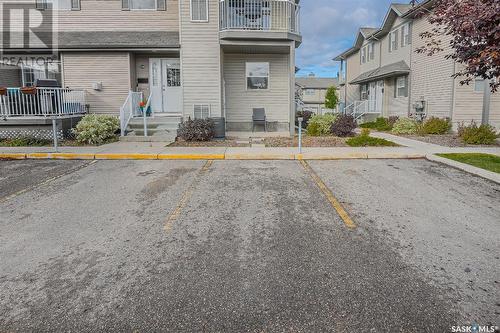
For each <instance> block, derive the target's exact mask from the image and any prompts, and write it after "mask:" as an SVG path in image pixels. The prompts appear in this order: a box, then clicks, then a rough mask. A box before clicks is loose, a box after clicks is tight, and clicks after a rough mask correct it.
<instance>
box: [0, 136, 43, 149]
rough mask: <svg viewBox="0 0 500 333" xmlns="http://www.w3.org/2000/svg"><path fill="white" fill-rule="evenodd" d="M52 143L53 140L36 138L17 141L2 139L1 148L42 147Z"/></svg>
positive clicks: (0, 141) (23, 138)
mask: <svg viewBox="0 0 500 333" xmlns="http://www.w3.org/2000/svg"><path fill="white" fill-rule="evenodd" d="M51 143H52V140H47V139H38V138H34V137H21V138H16V139H2V140H0V146H3V147H28V146H31V147H42V146H47V145H50V144H51Z"/></svg>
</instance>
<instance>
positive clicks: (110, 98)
mask: <svg viewBox="0 0 500 333" xmlns="http://www.w3.org/2000/svg"><path fill="white" fill-rule="evenodd" d="M62 60H63V82H64V86H65V87H69V88H72V89H85V90H86V92H87V103H88V104H90V111H91V112H92V113H106V114H115V115H119V113H120V107H121V106H122V105H123V103H124V102H125V99H126V98H127V95H128V92H129V90H130V81H131V76H130V57H129V53H127V52H108V53H102V52H91V53H63V54H62ZM95 82H102V90H101V91H95V90H93V89H92V84H93V83H95Z"/></svg>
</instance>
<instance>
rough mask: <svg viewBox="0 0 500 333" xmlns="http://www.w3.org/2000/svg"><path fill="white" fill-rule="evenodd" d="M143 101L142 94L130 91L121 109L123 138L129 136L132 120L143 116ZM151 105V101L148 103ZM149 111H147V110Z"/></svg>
mask: <svg viewBox="0 0 500 333" xmlns="http://www.w3.org/2000/svg"><path fill="white" fill-rule="evenodd" d="M142 100H143V94H142V92H135V91H130V92H129V93H128V95H127V98H126V99H125V102H124V103H123V105H122V107H121V108H120V132H121V136H125V135H127V132H126V131H127V127H128V124H129V123H130V120H132V118H134V117H139V116H140V115H142V112H141V108H140V106H139V104H140V102H141V101H142ZM148 104H149V101H148ZM146 110H147V109H146Z"/></svg>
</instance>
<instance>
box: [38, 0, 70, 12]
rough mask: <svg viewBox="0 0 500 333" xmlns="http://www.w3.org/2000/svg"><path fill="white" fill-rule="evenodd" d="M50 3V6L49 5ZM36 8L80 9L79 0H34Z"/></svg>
mask: <svg viewBox="0 0 500 333" xmlns="http://www.w3.org/2000/svg"><path fill="white" fill-rule="evenodd" d="M49 5H50V7H49ZM36 8H37V9H42V10H43V9H48V8H52V9H55V10H80V0H36Z"/></svg>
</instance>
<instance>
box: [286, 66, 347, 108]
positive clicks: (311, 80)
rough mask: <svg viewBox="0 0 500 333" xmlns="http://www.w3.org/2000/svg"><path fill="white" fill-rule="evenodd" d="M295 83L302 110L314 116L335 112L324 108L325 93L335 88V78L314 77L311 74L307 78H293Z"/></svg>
mask: <svg viewBox="0 0 500 333" xmlns="http://www.w3.org/2000/svg"><path fill="white" fill-rule="evenodd" d="M295 83H296V86H297V87H298V88H299V89H300V90H301V92H302V103H303V106H302V109H303V110H306V111H311V112H314V113H315V114H324V113H326V112H335V111H337V110H330V109H327V108H326V107H325V98H326V92H327V90H328V88H330V87H337V85H338V83H337V79H336V78H326V77H316V76H315V75H314V74H311V75H309V76H307V77H297V78H295Z"/></svg>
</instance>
